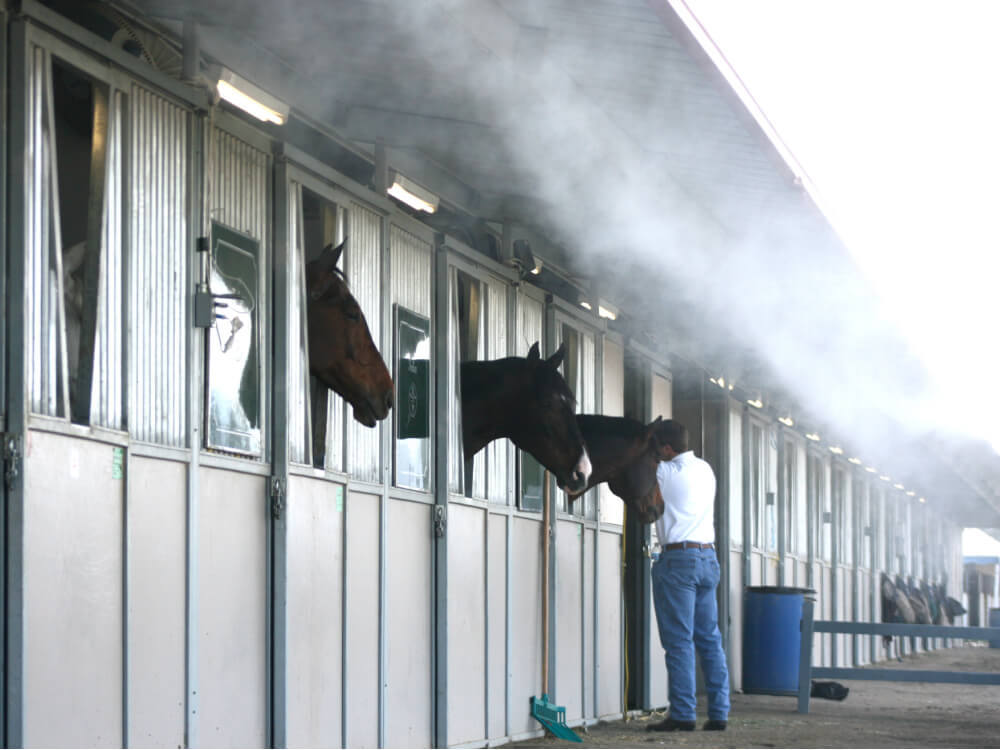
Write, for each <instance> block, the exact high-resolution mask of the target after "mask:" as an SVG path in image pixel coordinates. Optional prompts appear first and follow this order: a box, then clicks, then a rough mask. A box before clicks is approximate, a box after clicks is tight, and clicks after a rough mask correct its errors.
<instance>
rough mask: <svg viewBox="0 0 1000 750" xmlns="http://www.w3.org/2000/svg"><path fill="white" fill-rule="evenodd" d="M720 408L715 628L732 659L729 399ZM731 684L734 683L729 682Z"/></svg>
mask: <svg viewBox="0 0 1000 750" xmlns="http://www.w3.org/2000/svg"><path fill="white" fill-rule="evenodd" d="M706 377H707V375H706V373H705V372H703V371H699V372H698V378H699V379H700V380H701V388H702V394H703V396H702V398H704V393H705V388H704V386H705V378H706ZM721 403H722V408H723V409H724V410H725V411H724V412H723V415H722V418H721V421H719V422H718V423H717V425H716V426H717V428H718V441H719V444H718V445H717V446H716V450H717V452H716V455H717V456H718V457H719V469H720V470H719V476H718V479H717V481H718V496H719V525H718V526H719V527H718V528H717V529H716V542H717V543H716V545H715V548H716V549H717V550H718V554H719V556H720V559H719V570H720V578H719V591H718V607H719V628H720V629H721V630H722V643H723V644H724V645H725V651H726V659H727V660H728V659H732V656H731V654H732V653H733V649H732V643H731V642H730V638H731V636H732V632H731V628H730V625H729V619H730V617H731V616H732V615H731V611H730V601H729V595H730V594H729V587H730V585H731V583H732V580H731V578H732V570H731V567H732V560H731V555H730V554H729V545H730V533H731V532H730V523H729V508H730V503H729V491H730V487H729V462H730V460H731V456H730V455H729V452H730V450H731V449H732V446H731V445H730V440H729V400H728V398H726V399H723V400H722V402H721ZM729 674H731V675H732V674H735V670H734V669H733V665H732V664H730V665H729ZM731 687H735V685H733V686H731Z"/></svg>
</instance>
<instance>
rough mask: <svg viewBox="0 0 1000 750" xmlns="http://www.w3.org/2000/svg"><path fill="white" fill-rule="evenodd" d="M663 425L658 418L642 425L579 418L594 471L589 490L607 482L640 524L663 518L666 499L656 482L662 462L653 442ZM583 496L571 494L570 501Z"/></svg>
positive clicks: (591, 416)
mask: <svg viewBox="0 0 1000 750" xmlns="http://www.w3.org/2000/svg"><path fill="white" fill-rule="evenodd" d="M661 421H662V420H661V418H660V417H657V418H656V420H655V421H653V422H650V423H649V424H648V425H643V424H642V423H641V422H636V421H635V420H633V419H627V418H625V417H605V416H601V415H594V414H580V415H577V422H579V424H580V431H581V432H582V433H583V439H584V441H585V442H586V443H587V448H588V450H589V452H590V460H591V464H592V465H593V468H594V470H593V473H592V474H591V475H590V481H589V483H588V485H587V488H589V487H593V486H595V485H597V484H600V483H601V482H607V483H608V487H609V488H610V489H611V491H612V492H613V493H615V494H616V495H617V496H618V497H620V498H621V499H622V500H623V501H624V502H625V505H626V506H628V508H629V510H630V511H631V512H633V513H635V514H636V516H637V517H638V518H639V520H640V522H641V523H653V522H654V521H656V520H657V519H658V518H659V517H660V516H662V515H663V496H662V495H661V494H660V485H659V483H657V481H656V467H657V466H658V465H659V463H660V458H659V456H658V455H657V444H656V442H655V441H654V439H653V435H654V433H655V431H656V428H657V427H658V426H659V424H660V422H661ZM587 488H585V489H587ZM582 492H583V491H581V492H577V493H569V495H570V500H575V499H576V498H577V497H579V496H580V495H581V494H582Z"/></svg>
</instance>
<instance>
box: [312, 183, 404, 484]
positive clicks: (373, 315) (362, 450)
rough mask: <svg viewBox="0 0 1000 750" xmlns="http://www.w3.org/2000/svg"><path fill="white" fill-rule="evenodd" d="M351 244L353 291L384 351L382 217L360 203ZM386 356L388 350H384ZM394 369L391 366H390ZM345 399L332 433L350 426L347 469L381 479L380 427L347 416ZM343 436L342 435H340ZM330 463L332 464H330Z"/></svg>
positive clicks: (348, 268)
mask: <svg viewBox="0 0 1000 750" xmlns="http://www.w3.org/2000/svg"><path fill="white" fill-rule="evenodd" d="M347 230H348V232H349V233H350V235H351V241H350V247H349V248H348V249H347V251H346V253H345V255H344V269H345V273H346V275H347V279H348V282H349V283H350V285H351V292H352V293H353V294H354V298H355V299H356V300H357V301H358V304H359V305H361V310H362V312H364V314H365V319H366V320H367V321H368V329H369V330H370V331H371V333H372V339H373V340H374V341H375V345H376V346H378V347H379V349H380V351H381V348H382V347H381V346H380V342H381V341H382V340H383V336H382V219H381V217H380V216H379V215H378V214H377V213H375V212H374V211H372V210H371V209H369V208H367V207H365V206H363V205H361V204H360V203H356V202H355V203H351V206H350V213H349V215H348V228H347ZM382 354H383V359H386V361H387V362H388V358H387V357H385V353H384V352H382ZM390 371H391V367H390ZM344 411H345V410H344V403H343V399H340V398H331V399H330V412H331V413H330V422H329V434H331V435H332V436H339V435H342V434H344V425H345V420H346V427H347V471H348V472H350V474H351V475H352V476H354V477H356V478H358V479H364V480H366V481H370V482H378V481H380V479H381V471H380V468H379V455H380V451H379V446H380V438H379V430H378V429H370V428H368V427H365V426H364V425H362V424H359V423H358V422H357V421H356V420H355V419H354V418H353V417H350V416H349V415H348V416H347V417H345V414H344ZM337 439H339V438H337ZM339 447H340V446H339V444H337V445H330V446H329V447H328V449H327V452H328V455H338V453H337V451H339ZM328 465H329V464H328Z"/></svg>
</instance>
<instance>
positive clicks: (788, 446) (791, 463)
mask: <svg viewBox="0 0 1000 750" xmlns="http://www.w3.org/2000/svg"><path fill="white" fill-rule="evenodd" d="M795 458H796V453H795V443H793V442H792V441H791V440H786V441H785V451H784V465H783V466H782V477H781V478H782V482H783V483H784V487H785V550H786V552H796V551H798V544H797V539H796V531H797V529H798V526H797V524H796V517H797V513H798V509H799V503H798V482H797V477H796V476H795Z"/></svg>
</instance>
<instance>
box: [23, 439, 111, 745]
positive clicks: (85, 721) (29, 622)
mask: <svg viewBox="0 0 1000 750" xmlns="http://www.w3.org/2000/svg"><path fill="white" fill-rule="evenodd" d="M112 451H113V448H112V447H111V446H109V445H106V444H103V443H97V442H91V441H83V440H77V439H74V438H70V437H65V436H62V435H52V434H48V433H43V432H29V433H28V434H27V436H26V441H25V462H24V482H25V485H24V589H23V592H24V634H25V639H24V641H25V647H24V654H23V657H24V671H23V675H24V694H23V699H24V742H25V745H26V746H36V747H91V746H94V747H113V746H120V745H121V744H122V740H123V738H122V678H123V676H124V675H123V665H122V616H123V612H122V602H123V600H124V596H123V591H122V581H123V577H124V576H123V573H124V570H123V564H124V563H123V559H122V549H123V544H122V538H123V537H122V535H123V533H124V523H123V520H124V519H123V492H124V486H123V485H124V481H123V480H122V479H115V478H113V476H112Z"/></svg>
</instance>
